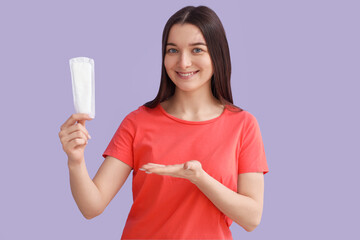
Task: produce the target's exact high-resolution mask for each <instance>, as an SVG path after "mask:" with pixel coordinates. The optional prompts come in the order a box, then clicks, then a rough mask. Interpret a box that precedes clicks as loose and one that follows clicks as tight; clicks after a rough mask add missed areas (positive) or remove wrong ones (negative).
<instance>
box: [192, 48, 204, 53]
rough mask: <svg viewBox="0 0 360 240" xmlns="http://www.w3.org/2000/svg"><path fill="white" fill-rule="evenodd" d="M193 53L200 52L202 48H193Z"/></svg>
mask: <svg viewBox="0 0 360 240" xmlns="http://www.w3.org/2000/svg"><path fill="white" fill-rule="evenodd" d="M193 51H194V53H201V52H202V51H203V50H202V49H200V48H194V50H193Z"/></svg>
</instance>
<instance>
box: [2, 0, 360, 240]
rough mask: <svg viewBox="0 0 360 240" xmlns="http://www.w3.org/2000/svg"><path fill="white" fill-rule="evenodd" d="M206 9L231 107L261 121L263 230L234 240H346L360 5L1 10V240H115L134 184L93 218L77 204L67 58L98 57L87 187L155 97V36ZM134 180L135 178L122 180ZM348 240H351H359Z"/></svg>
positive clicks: (354, 164)
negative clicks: (227, 59)
mask: <svg viewBox="0 0 360 240" xmlns="http://www.w3.org/2000/svg"><path fill="white" fill-rule="evenodd" d="M201 4H205V5H207V6H209V7H211V8H212V9H213V10H215V11H216V12H217V14H218V15H219V17H220V19H221V20H222V22H223V24H224V27H225V30H226V32H227V36H228V41H229V45H230V50H231V58H232V65H233V74H232V87H233V96H234V101H235V103H236V104H237V105H239V106H240V107H243V108H245V109H246V110H247V111H249V112H250V113H252V114H253V115H254V116H255V117H256V118H257V120H258V122H259V125H260V128H261V132H262V136H263V141H264V145H265V151H266V156H267V161H268V164H269V169H270V172H269V173H268V174H267V175H265V203H264V212H263V218H262V222H261V224H260V225H259V226H258V228H257V229H255V231H253V232H251V233H248V232H246V231H245V230H243V229H242V228H241V227H240V226H238V225H237V224H236V223H233V225H232V226H231V230H232V232H233V237H234V239H261V238H264V237H269V236H270V237H271V238H273V239H340V238H341V239H353V237H351V236H354V235H355V234H356V233H357V231H356V228H357V225H358V224H357V222H358V219H357V215H359V213H360V212H359V202H360V198H359V190H356V189H357V188H356V187H355V186H356V185H358V184H357V183H358V182H359V180H358V177H357V171H358V170H359V167H360V164H359V160H360V158H359V155H358V150H356V149H359V145H360V144H359V143H360V141H359V133H360V129H359V123H360V115H359V102H360V99H359V90H360V88H359V77H360V71H359V66H360V58H359V56H360V47H359V43H360V32H359V22H360V15H359V8H360V3H359V1H355V0H354V1H348V0H342V1H329V0H327V1H325V0H323V1H320V0H311V1H310V0H303V1H285V0H283V1H280V0H273V1H266V0H261V1H235V0H234V1H195V0H194V1H190V0H189V1H166V0H162V1H145V0H143V1H96V3H95V1H93V2H92V1H70V0H65V1H64V0H63V1H45V0H44V1H39V0H33V1H6V2H5V1H2V2H1V3H0V33H1V37H0V69H1V70H0V78H1V88H0V103H1V124H0V127H1V134H0V140H1V149H2V150H1V153H2V158H1V174H0V183H1V198H0V201H1V205H0V209H1V211H0V220H1V224H0V226H1V227H0V228H1V230H0V239H88V240H91V239H119V238H120V236H121V233H122V229H123V227H124V224H125V220H126V217H127V214H128V212H129V210H130V206H131V203H132V195H131V179H130V178H129V179H128V180H127V182H126V184H125V185H124V187H123V188H122V189H121V190H120V192H119V193H118V194H117V195H116V197H115V198H114V199H113V201H112V202H111V203H110V204H109V206H108V207H107V208H106V210H105V211H104V212H103V214H102V215H100V216H98V217H96V218H94V219H92V220H86V219H85V218H84V217H82V215H81V213H80V211H79V210H78V208H77V206H76V204H75V201H74V200H73V198H72V195H71V191H70V186H69V175H68V169H67V158H66V154H65V153H64V152H63V150H62V147H61V144H60V141H59V138H58V132H59V130H60V129H59V128H60V126H61V124H62V123H63V122H64V121H65V120H66V119H67V118H68V117H69V116H70V115H71V114H72V113H73V112H74V106H73V99H72V92H71V91H72V89H71V78H70V70H69V62H68V61H69V59H70V58H72V57H78V56H87V57H91V58H93V59H94V60H95V75H96V77H95V80H96V117H95V119H94V120H93V121H91V122H88V123H87V129H88V131H89V133H90V134H91V136H92V139H91V140H90V141H89V145H88V146H87V148H86V154H85V158H86V163H87V168H88V171H89V174H90V176H91V177H93V176H94V175H95V173H96V171H97V169H98V167H99V166H100V164H101V163H102V161H103V158H102V156H101V155H102V153H103V151H104V150H105V148H106V146H107V144H108V143H109V141H110V139H111V138H112V136H113V134H114V132H115V131H116V129H117V127H118V126H119V124H120V122H121V121H122V119H123V117H124V116H125V115H126V114H128V113H129V112H130V111H133V110H135V109H137V107H138V106H140V105H142V104H143V103H145V102H146V101H148V100H151V99H152V98H153V97H154V96H155V94H156V93H157V90H158V86H159V79H160V67H161V66H160V65H161V53H160V51H161V34H162V29H163V27H164V25H165V23H166V20H167V19H168V18H169V17H170V16H171V15H172V14H173V13H174V12H175V11H177V10H178V9H180V8H181V7H184V6H186V5H195V6H197V5H201ZM130 176H131V175H130ZM356 235H357V234H356ZM356 235H355V236H356Z"/></svg>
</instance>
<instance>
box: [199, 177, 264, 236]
mask: <svg viewBox="0 0 360 240" xmlns="http://www.w3.org/2000/svg"><path fill="white" fill-rule="evenodd" d="M194 184H195V185H196V186H197V187H198V188H199V189H200V191H201V192H203V193H204V194H205V196H207V197H208V199H209V200H210V201H211V202H212V203H213V204H214V205H215V206H216V207H217V208H218V209H219V210H220V211H221V212H223V213H224V214H225V215H226V216H228V217H229V218H231V219H232V220H234V221H235V222H236V223H237V224H239V225H240V226H242V227H243V228H244V229H245V230H246V231H248V232H251V231H253V230H254V229H255V228H256V227H257V225H259V224H260V221H261V215H262V210H263V195H264V174H263V173H262V172H261V173H243V174H239V178H238V189H237V192H234V191H232V190H231V189H229V188H227V187H226V186H224V185H223V184H221V183H220V182H218V181H217V180H216V179H214V178H213V177H211V176H210V175H209V174H207V173H206V172H205V171H204V170H202V173H201V174H200V175H199V178H198V179H197V180H196V182H194Z"/></svg>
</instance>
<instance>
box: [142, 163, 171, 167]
mask: <svg viewBox="0 0 360 240" xmlns="http://www.w3.org/2000/svg"><path fill="white" fill-rule="evenodd" d="M146 165H149V166H159V167H165V166H166V165H164V164H157V163H147V164H146Z"/></svg>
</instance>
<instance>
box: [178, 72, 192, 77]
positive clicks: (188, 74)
mask: <svg viewBox="0 0 360 240" xmlns="http://www.w3.org/2000/svg"><path fill="white" fill-rule="evenodd" d="M194 73H195V72H191V73H180V72H179V75H180V76H182V77H187V76H190V75H194Z"/></svg>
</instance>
